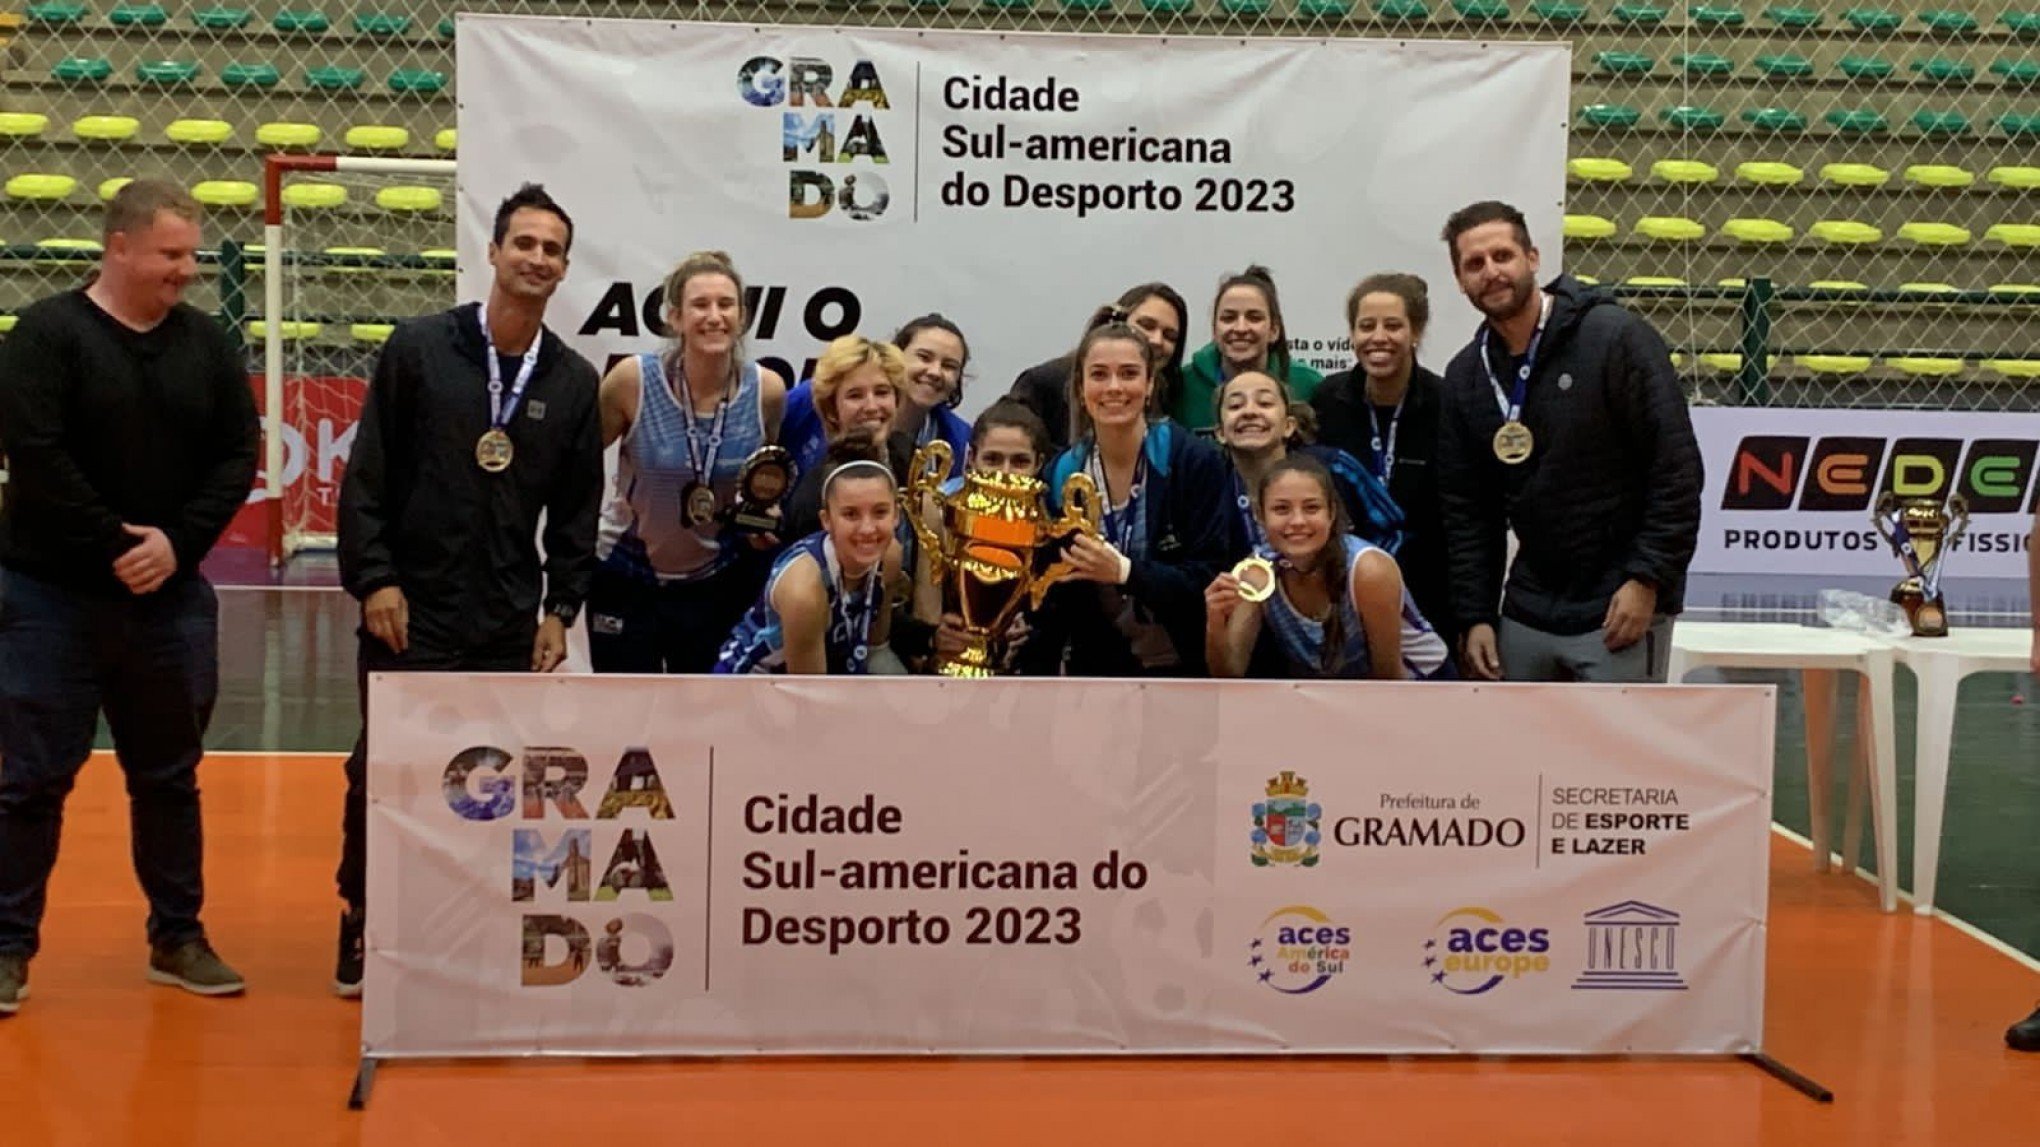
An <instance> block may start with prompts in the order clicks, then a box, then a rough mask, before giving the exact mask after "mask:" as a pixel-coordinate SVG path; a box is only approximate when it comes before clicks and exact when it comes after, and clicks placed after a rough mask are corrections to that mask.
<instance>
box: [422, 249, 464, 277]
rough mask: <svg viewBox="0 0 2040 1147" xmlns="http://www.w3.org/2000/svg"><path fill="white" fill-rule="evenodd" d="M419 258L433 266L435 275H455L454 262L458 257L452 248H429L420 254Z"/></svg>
mask: <svg viewBox="0 0 2040 1147" xmlns="http://www.w3.org/2000/svg"><path fill="white" fill-rule="evenodd" d="M418 257H419V258H420V259H423V260H425V261H426V262H428V263H431V264H432V265H433V267H432V273H433V274H435V275H450V274H452V273H453V261H454V259H455V258H456V257H457V256H456V254H455V252H454V249H453V248H451V247H428V248H426V249H425V250H423V251H420V252H418Z"/></svg>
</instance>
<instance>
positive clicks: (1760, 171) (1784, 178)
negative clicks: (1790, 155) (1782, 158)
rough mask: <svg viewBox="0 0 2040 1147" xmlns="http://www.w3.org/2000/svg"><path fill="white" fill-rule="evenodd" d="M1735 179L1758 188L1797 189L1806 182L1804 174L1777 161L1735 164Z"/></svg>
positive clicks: (1758, 160)
mask: <svg viewBox="0 0 2040 1147" xmlns="http://www.w3.org/2000/svg"><path fill="white" fill-rule="evenodd" d="M1735 177H1736V178H1737V179H1740V180H1742V181H1743V182H1744V183H1751V184H1755V185H1757V186H1759V187H1797V186H1799V185H1800V184H1801V183H1804V182H1805V181H1806V172H1805V171H1803V170H1801V169H1799V168H1797V167H1794V166H1793V165H1791V164H1789V163H1781V162H1779V161H1777V160H1765V159H1753V160H1748V161H1746V162H1743V163H1738V164H1736V165H1735Z"/></svg>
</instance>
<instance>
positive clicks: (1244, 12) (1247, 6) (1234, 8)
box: [1065, 0, 1275, 16]
mask: <svg viewBox="0 0 2040 1147" xmlns="http://www.w3.org/2000/svg"><path fill="white" fill-rule="evenodd" d="M1065 6H1067V5H1065ZM1274 6H1275V0H1218V10H1219V11H1221V12H1224V13H1225V14H1226V15H1228V16H1266V15H1267V14H1268V10H1269V9H1271V8H1273V7H1274Z"/></svg>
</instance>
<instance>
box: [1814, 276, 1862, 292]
mask: <svg viewBox="0 0 2040 1147" xmlns="http://www.w3.org/2000/svg"><path fill="white" fill-rule="evenodd" d="M1806 285H1807V286H1809V287H1811V288H1813V289H1814V290H1816V291H1867V290H1869V289H1870V284H1868V283H1859V282H1857V281H1856V280H1854V279H1815V280H1814V281H1813V282H1811V283H1808V284H1806Z"/></svg>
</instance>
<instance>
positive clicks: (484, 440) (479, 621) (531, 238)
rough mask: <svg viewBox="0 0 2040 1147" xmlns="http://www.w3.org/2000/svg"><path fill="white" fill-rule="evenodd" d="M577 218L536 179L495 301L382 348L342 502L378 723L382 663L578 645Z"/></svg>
mask: <svg viewBox="0 0 2040 1147" xmlns="http://www.w3.org/2000/svg"><path fill="white" fill-rule="evenodd" d="M573 228H574V225H573V221H572V220H570V219H569V218H568V217H567V214H566V212H565V211H564V210H562V209H561V208H560V206H559V204H557V203H555V202H553V200H552V197H551V196H548V195H547V194H546V193H545V191H544V189H543V188H540V187H538V186H536V185H533V184H526V185H525V186H524V187H523V188H522V189H520V190H519V191H518V192H517V193H516V194H515V195H512V196H511V197H510V198H508V199H506V200H504V201H503V203H502V205H501V206H500V207H499V208H497V211H496V220H495V232H494V238H493V239H492V241H491V242H490V244H489V265H490V266H491V267H492V268H494V270H495V281H494V283H493V284H492V285H491V286H490V288H489V295H488V298H487V300H486V301H484V302H483V303H481V304H480V305H476V304H473V303H469V304H464V305H462V306H457V307H455V308H453V309H452V310H449V311H443V312H441V313H439V314H436V315H428V316H426V317H425V318H421V319H415V320H412V321H410V322H407V323H404V324H402V325H401V326H399V327H398V328H397V330H396V332H395V333H393V334H392V335H391V336H390V339H389V341H388V342H387V343H386V344H384V346H383V350H382V355H381V357H380V358H379V359H378V360H377V362H376V368H375V378H374V380H373V381H372V382H371V383H370V385H369V393H368V400H367V402H366V403H365V404H364V405H363V407H362V411H361V422H360V424H359V426H358V428H357V429H356V431H355V437H354V452H353V455H352V456H351V457H350V458H349V459H348V462H347V474H346V477H345V478H344V479H343V480H342V483H341V487H340V514H339V527H340V578H341V582H342V584H343V585H345V586H346V588H347V592H348V593H350V594H352V595H354V596H355V597H356V598H357V599H359V600H360V601H361V621H362V627H361V631H360V634H359V638H360V655H359V662H358V664H359V668H360V675H361V689H362V709H363V716H364V719H365V717H366V714H367V680H368V674H369V673H371V672H377V671H383V670H393V669H427V670H470V671H478V672H490V671H494V672H517V671H522V670H529V671H531V672H535V673H547V672H550V671H552V670H553V669H554V668H556V667H558V665H559V663H560V662H561V661H562V660H563V659H564V658H565V656H566V649H567V627H569V626H571V625H572V624H573V623H574V618H575V616H576V615H577V614H578V613H579V612H580V608H581V603H582V600H583V599H584V598H585V597H586V596H587V592H588V583H589V580H590V578H591V577H592V576H593V573H594V566H595V528H596V521H597V518H598V516H599V514H600V511H601V497H602V482H603V476H602V422H601V414H600V410H599V408H598V406H597V403H596V394H597V389H598V380H597V378H596V375H595V368H594V367H593V366H592V365H590V364H589V362H588V360H587V359H584V358H582V357H581V356H580V355H578V354H576V353H575V352H574V351H572V350H570V349H569V348H568V347H567V345H566V344H565V343H563V342H561V341H560V340H559V338H558V336H556V335H554V334H553V333H552V332H551V331H548V330H546V329H545V327H544V325H543V324H544V318H545V306H546V301H547V300H548V299H550V298H551V297H552V293H553V291H554V290H555V289H557V288H558V286H559V284H560V280H561V279H562V278H563V277H564V276H565V275H566V272H567V251H568V248H569V247H570V246H572V244H573V239H574V230H573ZM541 513H543V514H544V516H545V538H544V541H545V556H544V558H543V564H542V565H541V559H540V556H539V551H538V547H537V544H536V541H537V534H538V524H539V515H540V514H541ZM541 583H543V585H542V587H541ZM541 588H543V605H544V617H543V620H541V619H540V616H539V613H540V604H541ZM363 737H364V740H362V741H357V742H356V743H355V746H354V753H353V755H352V756H350V757H348V759H347V804H346V812H345V815H344V817H343V819H342V834H343V836H342V845H341V859H340V870H339V873H338V876H337V879H338V882H339V886H340V896H341V898H342V899H344V900H345V901H346V902H347V910H346V912H345V913H344V914H343V915H342V917H341V923H340V952H339V958H338V960H337V963H336V968H335V971H334V976H333V982H334V990H335V991H336V992H338V993H339V994H341V995H343V996H348V997H353V996H358V995H360V992H361V970H362V968H361V964H362V945H361V941H362V924H363V922H364V917H363V904H364V901H365V899H366V888H365V878H366V871H365V870H366V866H367V858H366V825H365V821H366V816H367V763H366V762H367V758H366V753H365V738H366V729H365V728H364V730H363Z"/></svg>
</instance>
